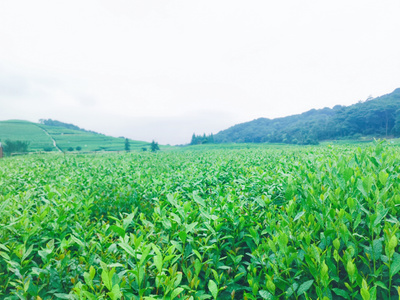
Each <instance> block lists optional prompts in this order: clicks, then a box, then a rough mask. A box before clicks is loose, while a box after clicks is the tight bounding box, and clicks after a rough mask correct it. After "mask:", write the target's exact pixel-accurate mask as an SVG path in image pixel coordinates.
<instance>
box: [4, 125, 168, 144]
mask: <svg viewBox="0 0 400 300" xmlns="http://www.w3.org/2000/svg"><path fill="white" fill-rule="evenodd" d="M43 129H44V130H45V131H47V132H48V133H49V135H50V136H51V137H49V136H48V135H47V134H46V133H45V132H44V130H43ZM51 138H53V139H54V140H55V141H56V142H57V146H58V147H59V148H61V150H63V151H67V150H68V148H70V147H72V148H73V149H74V150H75V149H76V147H78V146H80V147H81V148H82V151H102V150H104V151H122V150H124V149H125V139H123V138H115V137H110V136H105V135H101V134H95V133H90V132H84V131H79V130H71V129H66V128H62V127H56V126H46V125H42V124H37V123H33V122H28V121H20V120H9V121H0V141H2V142H5V141H6V140H8V139H9V140H21V141H29V142H30V144H29V151H43V150H44V148H45V147H50V148H52V149H53V151H57V150H56V148H55V147H54V146H53V141H52V140H51ZM129 142H130V148H131V150H141V149H142V148H143V147H146V148H148V149H150V146H149V143H148V142H143V141H134V140H129ZM161 148H164V147H161Z"/></svg>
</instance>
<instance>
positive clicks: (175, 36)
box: [0, 0, 400, 145]
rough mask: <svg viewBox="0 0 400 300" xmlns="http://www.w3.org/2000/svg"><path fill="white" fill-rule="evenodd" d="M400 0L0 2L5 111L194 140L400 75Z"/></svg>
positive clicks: (118, 132) (361, 94)
mask: <svg viewBox="0 0 400 300" xmlns="http://www.w3.org/2000/svg"><path fill="white" fill-rule="evenodd" d="M399 15H400V1H399V0H379V1H378V0H375V1H370V0H335V1H328V0H303V1H298V0H282V1H270V0H251V1H243V0H242V1H236V0H201V1H200V0H197V1H193V0H180V1H174V0H171V1H170V0H140V1H137V0H113V1H102V0H85V1H82V0H79V1H77V0H69V1H56V0H47V1H44V0H35V1H32V0H13V1H6V0H0V120H9V119H23V120H29V121H33V122H37V121H38V120H39V119H53V120H59V121H62V122H66V123H73V124H75V125H78V126H79V127H81V128H85V129H88V130H94V131H97V132H101V133H104V134H107V135H112V136H124V137H128V138H131V139H135V140H143V141H152V140H155V141H157V142H158V143H160V144H171V145H175V144H185V143H189V142H190V139H191V136H192V134H193V133H196V134H203V133H206V134H209V133H214V134H216V133H218V132H219V131H221V130H224V129H227V128H228V127H230V126H233V125H234V124H237V123H243V122H247V121H251V120H253V119H257V118H260V117H265V118H276V117H284V116H288V115H292V114H298V113H302V112H305V111H307V110H310V109H313V108H324V107H333V106H335V105H337V104H340V105H351V104H354V103H357V102H358V101H360V100H365V99H367V98H368V97H370V96H372V97H377V96H381V95H383V94H387V93H390V92H392V91H393V90H394V89H396V88H399V87H400V18H399Z"/></svg>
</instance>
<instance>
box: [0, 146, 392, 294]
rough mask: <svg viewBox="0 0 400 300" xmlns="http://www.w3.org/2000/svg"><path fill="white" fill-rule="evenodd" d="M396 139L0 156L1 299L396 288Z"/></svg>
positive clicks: (365, 291)
mask: <svg viewBox="0 0 400 300" xmlns="http://www.w3.org/2000/svg"><path fill="white" fill-rule="evenodd" d="M399 171H400V156H399V148H398V147H397V146H393V145H388V144H386V143H384V142H381V143H376V144H374V145H364V146H361V148H359V147H357V146H344V145H337V146H319V147H281V148H271V149H268V148H258V149H233V150H228V149H224V150H208V151H169V152H161V153H157V154H154V153H123V154H100V155H99V154H97V155H73V156H68V155H62V154H61V155H52V156H46V157H43V156H25V157H13V158H5V159H2V160H0V298H1V299H398V297H399V293H398V289H399V286H400V275H399V271H400V249H399V245H398V240H399V237H400V232H399V218H400V176H399Z"/></svg>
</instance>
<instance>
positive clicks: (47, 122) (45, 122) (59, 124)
mask: <svg viewBox="0 0 400 300" xmlns="http://www.w3.org/2000/svg"><path fill="white" fill-rule="evenodd" d="M39 123H40V124H43V125H47V126H57V127H63V128H67V129H72V130H79V131H85V132H90V133H94V134H101V133H98V132H96V131H92V130H86V129H83V128H80V127H78V126H76V125H74V124H70V123H64V122H60V121H57V120H52V119H40V120H39ZM101 135H103V134H101Z"/></svg>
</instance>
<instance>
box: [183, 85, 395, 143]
mask: <svg viewBox="0 0 400 300" xmlns="http://www.w3.org/2000/svg"><path fill="white" fill-rule="evenodd" d="M398 136H400V89H396V90H395V91H393V92H392V93H390V94H387V95H383V96H381V97H377V98H374V99H368V100H366V101H363V102H362V101H360V102H359V103H357V104H354V105H351V106H340V105H336V106H335V107H333V108H327V107H326V108H323V109H318V110H317V109H312V110H310V111H307V112H305V113H302V114H299V115H293V116H288V117H284V118H276V119H267V118H259V119H256V120H253V121H250V122H245V123H242V124H237V125H234V126H232V127H230V128H228V129H226V130H223V131H220V132H219V133H218V134H216V135H214V136H207V137H205V136H204V137H202V136H196V135H194V136H193V137H192V143H191V144H198V143H199V141H200V143H201V141H202V140H206V141H207V142H210V139H211V140H212V141H213V142H215V143H264V142H268V143H288V144H303V145H304V144H316V143H318V142H319V141H323V140H337V139H360V138H361V137H370V138H372V137H377V138H380V137H398Z"/></svg>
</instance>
